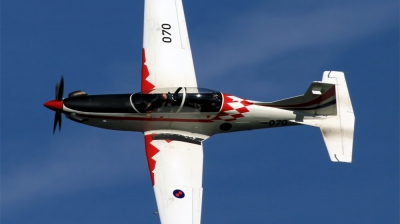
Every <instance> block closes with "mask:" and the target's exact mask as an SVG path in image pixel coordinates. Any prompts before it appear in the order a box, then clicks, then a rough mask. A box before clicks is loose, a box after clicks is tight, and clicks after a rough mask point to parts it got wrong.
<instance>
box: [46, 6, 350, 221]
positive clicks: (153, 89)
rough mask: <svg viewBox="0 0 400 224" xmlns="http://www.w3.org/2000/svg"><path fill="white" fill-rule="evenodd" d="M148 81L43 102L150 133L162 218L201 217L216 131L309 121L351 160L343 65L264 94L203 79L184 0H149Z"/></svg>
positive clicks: (334, 150) (336, 155)
mask: <svg viewBox="0 0 400 224" xmlns="http://www.w3.org/2000/svg"><path fill="white" fill-rule="evenodd" d="M142 54H143V58H142V73H141V75H142V77H141V82H142V87H141V91H140V92H137V93H128V94H113V95H88V94H86V93H85V92H82V91H75V92H72V93H70V94H69V95H68V97H67V98H62V95H63V89H64V87H63V85H64V81H63V79H62V80H61V82H60V83H59V84H58V85H57V88H56V89H57V90H56V99H55V100H52V101H49V102H47V103H45V104H44V105H45V106H46V107H48V108H50V109H52V110H54V111H56V116H55V120H54V129H53V132H54V131H55V129H56V127H57V126H58V127H59V128H60V127H61V114H64V115H65V116H66V117H67V118H69V119H71V120H73V121H76V122H79V123H81V124H86V125H91V126H95V127H99V128H106V129H112V130H124V131H136V132H142V133H143V134H144V141H145V146H146V155H147V161H148V166H149V172H150V177H151V183H152V185H153V188H154V193H155V196H156V201H157V207H158V212H159V215H160V220H161V223H164V224H165V223H171V224H177V223H184V224H187V223H196V224H198V223H200V220H201V207H202V195H203V188H202V177H203V145H202V142H203V141H204V140H206V139H207V138H209V137H210V136H212V135H215V134H220V133H229V132H236V131H244V130H252V129H261V128H275V127H286V126H293V125H310V126H314V127H318V128H320V129H321V132H322V136H323V138H324V140H325V143H326V146H327V149H328V153H329V156H330V159H331V161H333V162H347V163H350V162H351V161H352V147H353V133H354V122H355V116H354V112H353V108H352V104H351V100H350V96H349V92H348V89H347V85H346V80H345V76H344V73H343V72H337V71H326V72H324V73H323V76H322V81H319V82H313V83H312V84H311V85H310V87H309V88H308V89H307V90H306V92H305V93H304V95H301V96H296V97H292V98H288V99H284V100H278V101H275V102H259V101H252V100H248V99H243V98H240V97H236V96H233V95H230V94H226V93H222V92H218V91H215V90H209V89H204V88H199V87H198V86H197V81H196V75H195V70H194V66H193V60H192V53H191V50H190V44H189V37H188V32H187V28H186V21H185V16H184V11H183V6H182V1H181V0H145V14H144V35H143V52H142Z"/></svg>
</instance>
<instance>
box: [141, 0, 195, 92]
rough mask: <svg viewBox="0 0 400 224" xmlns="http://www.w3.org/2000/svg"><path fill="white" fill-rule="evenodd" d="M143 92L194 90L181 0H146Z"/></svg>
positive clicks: (192, 71)
mask: <svg viewBox="0 0 400 224" xmlns="http://www.w3.org/2000/svg"><path fill="white" fill-rule="evenodd" d="M144 11H145V12H144V28H143V52H142V54H143V55H142V91H143V92H146V91H149V90H152V89H155V88H165V87H180V86H187V87H197V81H196V75H195V71H194V66H193V59H192V52H191V49H190V44H189V36H188V32H187V28H186V20H185V15H184V11H183V5H182V0H145V10H144Z"/></svg>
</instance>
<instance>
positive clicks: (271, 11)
mask: <svg viewBox="0 0 400 224" xmlns="http://www.w3.org/2000/svg"><path fill="white" fill-rule="evenodd" d="M183 4H184V7H185V14H186V20H187V24H188V30H189V36H190V42H191V47H192V52H193V58H194V63H195V68H196V74H197V80H198V83H199V86H202V87H205V88H210V89H215V90H219V91H222V92H226V93H229V94H232V95H235V96H238V97H243V98H247V99H251V100H259V101H272V100H278V99H282V98H286V97H291V96H295V95H300V94H303V93H304V91H305V90H306V89H307V88H308V86H309V84H310V83H311V82H312V81H319V80H320V79H321V77H322V73H323V71H325V70H340V71H345V72H346V78H347V84H348V87H349V91H350V95H351V99H352V103H353V107H354V111H355V115H356V127H355V138H354V154H353V163H352V164H337V163H332V162H330V160H329V156H328V154H327V152H326V148H325V145H324V142H323V139H322V137H321V134H320V131H319V130H318V129H316V128H312V127H305V126H302V127H291V128H290V127H289V128H282V129H279V128H277V129H268V130H257V131H250V132H239V133H232V134H227V135H217V136H213V137H212V138H210V139H208V140H207V141H205V142H204V178H203V187H204V197H203V214H202V222H203V223H399V118H398V117H399V12H398V9H399V5H398V1H391V0H383V1H379V2H378V1H372V0H363V1H301V2H300V1H290V0H288V1H228V0H220V1H211V0H204V1H196V2H191V1H184V2H183ZM142 26H143V2H142V1H128V0H115V1H94V0H93V1H49V0H47V1H46V0H42V1H27V0H25V1H23V0H15V1H6V0H5V1H2V4H1V222H2V223H4V224H9V223H44V224H45V223H159V219H158V217H157V216H156V215H153V212H154V211H156V210H157V208H156V203H155V199H154V194H153V189H152V186H151V182H150V177H149V173H148V168H147V161H146V157H145V151H144V141H143V140H144V139H143V135H142V134H141V133H129V132H114V131H109V130H102V129H96V128H92V127H88V126H83V125H79V124H77V123H75V122H71V121H69V120H67V119H64V120H63V126H62V131H61V133H57V134H55V135H54V136H53V135H52V125H53V118H54V114H53V112H51V111H50V110H48V109H46V108H45V107H43V103H44V102H46V101H48V100H51V99H53V98H54V86H55V83H56V82H57V81H59V79H60V76H61V75H64V77H65V95H66V94H67V93H69V92H71V91H74V90H78V89H82V90H84V91H86V92H88V93H89V94H107V93H131V92H137V91H139V90H140V69H141V65H140V63H141V48H142V29H143V27H142Z"/></svg>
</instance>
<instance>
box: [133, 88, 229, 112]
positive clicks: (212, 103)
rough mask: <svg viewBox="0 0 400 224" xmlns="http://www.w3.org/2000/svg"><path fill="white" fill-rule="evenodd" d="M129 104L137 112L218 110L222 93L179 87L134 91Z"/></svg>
mask: <svg viewBox="0 0 400 224" xmlns="http://www.w3.org/2000/svg"><path fill="white" fill-rule="evenodd" d="M130 100H131V104H132V106H133V108H134V109H135V110H136V112H138V113H193V112H195V113H196V112H199V113H200V112H219V111H220V109H221V105H222V95H221V93H220V92H216V91H213V90H209V89H204V88H194V87H179V88H165V89H155V90H152V91H151V92H150V93H143V92H139V93H135V94H133V95H132V96H131V99H130Z"/></svg>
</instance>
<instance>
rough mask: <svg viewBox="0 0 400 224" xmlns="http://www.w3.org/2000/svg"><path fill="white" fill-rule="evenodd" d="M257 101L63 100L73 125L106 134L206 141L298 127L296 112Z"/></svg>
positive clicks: (171, 96)
mask: <svg viewBox="0 0 400 224" xmlns="http://www.w3.org/2000/svg"><path fill="white" fill-rule="evenodd" d="M50 102H52V101H50ZM253 102H254V101H250V100H245V99H243V98H239V97H235V96H232V95H229V94H225V93H221V92H217V91H213V90H209V89H202V88H190V87H180V88H167V89H156V90H152V91H149V92H146V93H144V92H139V93H135V94H112V95H87V94H70V95H69V97H68V98H65V99H63V100H62V113H64V114H65V115H66V117H67V118H69V119H71V120H73V121H76V122H79V123H82V124H86V125H90V126H95V127H99V128H105V129H112V130H122V131H137V132H146V131H151V130H163V129H165V130H169V129H172V130H181V131H187V132H193V133H199V134H203V135H207V136H211V135H214V134H218V133H225V132H235V131H243V130H252V129H260V128H272V127H281V126H290V125H296V123H293V122H290V120H294V119H295V117H296V115H295V114H294V113H293V111H288V110H283V109H278V108H273V107H267V106H259V105H255V104H253ZM51 109H54V108H51Z"/></svg>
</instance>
